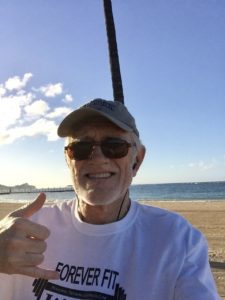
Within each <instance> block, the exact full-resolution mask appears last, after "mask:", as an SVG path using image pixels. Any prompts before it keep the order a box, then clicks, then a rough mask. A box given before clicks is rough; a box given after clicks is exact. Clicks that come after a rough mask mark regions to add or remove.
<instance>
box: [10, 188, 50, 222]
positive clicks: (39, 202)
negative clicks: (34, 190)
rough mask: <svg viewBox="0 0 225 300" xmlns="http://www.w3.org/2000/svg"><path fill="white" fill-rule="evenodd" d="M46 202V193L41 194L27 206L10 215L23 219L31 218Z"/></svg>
mask: <svg viewBox="0 0 225 300" xmlns="http://www.w3.org/2000/svg"><path fill="white" fill-rule="evenodd" d="M45 200H46V196H45V194H44V193H40V194H39V195H38V196H37V198H36V199H35V200H34V201H33V202H31V203H29V204H28V205H27V204H26V205H25V206H22V207H21V208H19V209H18V210H15V211H14V212H12V213H11V214H10V216H12V217H21V218H29V217H30V216H32V215H33V214H34V213H35V212H37V211H38V210H39V209H41V208H42V206H43V205H44V203H45Z"/></svg>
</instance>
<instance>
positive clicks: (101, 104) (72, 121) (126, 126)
mask: <svg viewBox="0 0 225 300" xmlns="http://www.w3.org/2000/svg"><path fill="white" fill-rule="evenodd" d="M98 116H102V117H105V118H106V119H108V120H109V121H111V122H112V123H114V124H115V125H117V126H118V127H120V128H121V129H123V130H125V131H128V132H134V133H135V134H136V135H137V136H139V132H138V130H137V127H136V124H135V120H134V118H133V117H132V115H131V114H130V113H129V111H128V109H127V108H126V106H125V105H124V104H122V103H121V102H118V101H109V100H104V99H94V100H92V101H90V102H88V103H86V104H84V105H83V106H81V107H79V108H78V109H76V110H74V111H73V112H71V113H70V114H69V115H68V116H66V117H65V119H64V120H63V121H62V122H61V124H60V125H59V127H58V135H59V136H60V137H67V136H70V134H71V133H72V132H73V131H74V129H76V126H77V125H78V124H79V125H80V124H81V123H82V122H87V121H88V119H90V118H92V117H98Z"/></svg>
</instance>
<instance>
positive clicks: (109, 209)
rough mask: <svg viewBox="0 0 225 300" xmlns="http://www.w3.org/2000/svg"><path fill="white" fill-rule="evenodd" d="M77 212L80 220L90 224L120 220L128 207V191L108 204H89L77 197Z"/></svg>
mask: <svg viewBox="0 0 225 300" xmlns="http://www.w3.org/2000/svg"><path fill="white" fill-rule="evenodd" d="M77 201H78V205H77V210H78V214H79V216H80V218H81V220H82V221H84V222H86V223H90V224H96V225H97V224H98V225H100V224H108V223H113V222H116V221H119V220H121V219H122V218H124V217H125V215H126V214H127V212H128V210H129V208H130V199H129V195H128V192H126V194H125V195H124V197H123V198H122V199H121V200H120V201H117V202H113V203H111V204H108V205H96V206H93V205H90V204H87V203H86V202H84V201H82V200H80V199H77Z"/></svg>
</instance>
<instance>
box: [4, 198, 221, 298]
mask: <svg viewBox="0 0 225 300" xmlns="http://www.w3.org/2000/svg"><path fill="white" fill-rule="evenodd" d="M140 202H141V203H144V204H147V205H152V206H157V207H161V208H165V209H168V210H171V211H175V212H177V213H179V214H181V215H183V216H184V217H185V218H186V219H187V220H188V221H189V222H190V223H192V224H193V225H194V226H195V227H197V228H198V229H199V230H201V231H202V232H203V234H204V235H205V236H206V238H207V240H208V244H209V257H210V261H211V262H212V271H213V276H214V278H215V281H216V284H217V287H218V291H219V294H220V296H221V297H222V299H224V300H225V201H193V202H190V201H188V202H184V201H140ZM21 205H23V203H0V219H2V218H3V217H4V216H5V215H7V214H8V213H9V212H10V211H13V210H15V209H17V208H19V207H20V206H21Z"/></svg>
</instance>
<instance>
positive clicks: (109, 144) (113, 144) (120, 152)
mask: <svg viewBox="0 0 225 300" xmlns="http://www.w3.org/2000/svg"><path fill="white" fill-rule="evenodd" d="M128 145H129V144H128V143H127V142H126V141H122V140H108V141H105V142H103V143H102V152H103V154H104V155H105V156H106V157H108V158H121V157H124V156H126V155H127V153H128V147H129V146H128Z"/></svg>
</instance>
